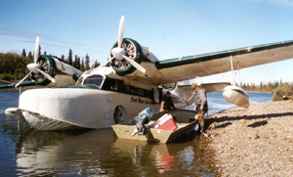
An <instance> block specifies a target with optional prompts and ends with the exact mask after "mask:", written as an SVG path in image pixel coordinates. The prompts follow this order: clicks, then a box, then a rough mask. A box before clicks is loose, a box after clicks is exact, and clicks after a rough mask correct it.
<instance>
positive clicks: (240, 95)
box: [223, 85, 249, 108]
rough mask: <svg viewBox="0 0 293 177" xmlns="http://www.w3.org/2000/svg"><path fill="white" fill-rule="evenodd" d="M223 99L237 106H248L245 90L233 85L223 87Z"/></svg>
mask: <svg viewBox="0 0 293 177" xmlns="http://www.w3.org/2000/svg"><path fill="white" fill-rule="evenodd" d="M223 96H224V99H225V100H226V101H227V102H229V103H232V104H235V105H237V106H239V107H244V108H248V107H249V96H248V94H247V93H246V91H245V90H243V89H242V88H241V87H238V86H235V85H229V86H226V87H225V88H224V91H223Z"/></svg>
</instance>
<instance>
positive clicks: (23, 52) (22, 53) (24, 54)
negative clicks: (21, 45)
mask: <svg viewBox="0 0 293 177" xmlns="http://www.w3.org/2000/svg"><path fill="white" fill-rule="evenodd" d="M21 56H22V57H24V58H25V57H26V51H25V49H22V52H21Z"/></svg>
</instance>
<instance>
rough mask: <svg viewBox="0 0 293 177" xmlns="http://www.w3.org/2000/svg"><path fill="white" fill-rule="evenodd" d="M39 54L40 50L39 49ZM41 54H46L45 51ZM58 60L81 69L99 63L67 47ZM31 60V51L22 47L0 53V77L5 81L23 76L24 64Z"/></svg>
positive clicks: (24, 71) (86, 68)
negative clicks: (16, 51) (17, 51)
mask: <svg viewBox="0 0 293 177" xmlns="http://www.w3.org/2000/svg"><path fill="white" fill-rule="evenodd" d="M39 54H41V50H39ZM43 55H47V53H46V52H44V53H43ZM60 60H62V61H63V62H65V63H67V64H69V65H72V66H74V67H75V68H77V69H80V70H81V71H85V70H88V69H90V68H91V67H97V66H99V65H100V63H99V62H98V60H95V61H94V63H93V64H90V56H89V55H88V54H86V55H85V56H84V57H80V56H79V55H73V51H72V49H69V51H68V55H67V56H66V57H65V55H64V54H63V55H61V56H60ZM32 62H33V53H32V52H31V51H26V50H25V49H22V52H21V54H18V53H11V52H8V53H0V79H1V80H6V81H15V80H19V79H21V78H22V77H24V76H25V74H26V72H27V68H26V65H27V64H29V63H32Z"/></svg>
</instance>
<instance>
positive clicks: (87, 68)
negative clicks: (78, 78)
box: [84, 54, 90, 70]
mask: <svg viewBox="0 0 293 177" xmlns="http://www.w3.org/2000/svg"><path fill="white" fill-rule="evenodd" d="M84 69H85V70H89V69H90V57H89V55H88V54H86V56H85V67H84Z"/></svg>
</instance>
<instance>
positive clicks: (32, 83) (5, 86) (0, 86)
mask: <svg viewBox="0 0 293 177" xmlns="http://www.w3.org/2000/svg"><path fill="white" fill-rule="evenodd" d="M48 83H49V82H48V81H47V80H43V81H23V82H22V83H21V84H19V85H18V87H26V86H38V85H47V84H48ZM16 84H17V83H10V84H0V90H1V89H11V88H13V89H15V85H16Z"/></svg>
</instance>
